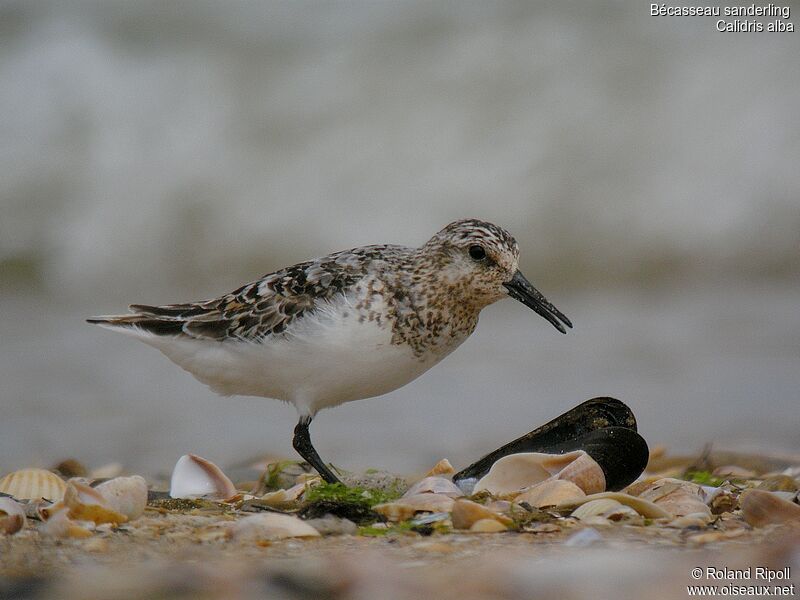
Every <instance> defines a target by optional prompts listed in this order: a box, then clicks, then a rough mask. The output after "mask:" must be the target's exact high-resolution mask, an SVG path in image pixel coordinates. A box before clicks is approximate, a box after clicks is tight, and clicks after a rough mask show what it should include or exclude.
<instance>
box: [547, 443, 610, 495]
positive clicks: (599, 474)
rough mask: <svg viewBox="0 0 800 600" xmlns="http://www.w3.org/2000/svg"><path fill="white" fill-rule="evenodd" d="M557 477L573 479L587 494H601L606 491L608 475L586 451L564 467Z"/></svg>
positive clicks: (566, 479)
mask: <svg viewBox="0 0 800 600" xmlns="http://www.w3.org/2000/svg"><path fill="white" fill-rule="evenodd" d="M556 479H561V480H564V481H571V482H572V483H574V484H575V485H577V486H578V487H579V488H581V489H582V490H583V491H584V493H586V494H599V493H600V492H605V491H606V476H605V474H604V473H603V469H601V468H600V465H599V464H597V461H596V460H594V459H593V458H592V457H591V456H589V455H588V454H586V453H585V452H584V453H583V454H581V456H578V458H576V459H575V460H574V461H572V462H571V463H569V464H568V465H567V466H566V467H564V468H563V469H562V470H561V471H560V472H559V473H558V475H556Z"/></svg>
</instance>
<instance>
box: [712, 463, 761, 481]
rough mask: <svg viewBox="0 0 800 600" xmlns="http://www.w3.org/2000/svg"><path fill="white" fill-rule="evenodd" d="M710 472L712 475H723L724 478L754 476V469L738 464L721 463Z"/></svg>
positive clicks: (749, 477)
mask: <svg viewBox="0 0 800 600" xmlns="http://www.w3.org/2000/svg"><path fill="white" fill-rule="evenodd" d="M711 474H712V475H713V476H714V477H724V478H725V479H752V478H753V477H755V476H756V472H755V471H751V470H750V469H745V468H743V467H740V466H738V465H723V466H721V467H717V468H716V469H714V470H713V471H712V472H711Z"/></svg>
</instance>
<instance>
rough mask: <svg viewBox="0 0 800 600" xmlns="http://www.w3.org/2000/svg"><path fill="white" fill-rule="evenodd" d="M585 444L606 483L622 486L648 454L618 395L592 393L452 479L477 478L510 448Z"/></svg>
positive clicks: (555, 449) (559, 449)
mask: <svg viewBox="0 0 800 600" xmlns="http://www.w3.org/2000/svg"><path fill="white" fill-rule="evenodd" d="M573 450H585V451H586V453H587V454H589V455H590V456H591V457H592V458H594V459H595V460H596V461H597V462H598V463H599V464H600V466H601V468H602V469H603V472H604V473H605V475H606V489H608V490H614V489H621V488H623V487H625V486H626V485H628V484H629V483H631V482H632V481H634V480H635V479H636V478H637V477H638V476H639V475H640V474H641V473H642V471H644V468H645V466H646V465H647V460H648V458H649V450H648V448H647V442H645V440H644V438H642V437H641V436H640V435H639V434H638V433H636V418H635V417H634V416H633V412H631V409H630V408H628V407H627V406H626V405H625V404H624V403H623V402H621V401H619V400H617V399H616V398H606V397H603V398H592V399H591V400H587V401H586V402H583V403H582V404H579V405H578V406H576V407H575V408H573V409H571V410H569V411H567V412H565V413H564V414H563V415H561V416H559V417H556V418H555V419H553V420H552V421H550V422H549V423H546V424H545V425H542V426H541V427H539V428H537V429H534V430H533V431H531V432H530V433H528V434H526V435H523V436H522V437H520V438H517V439H516V440H514V441H513V442H509V443H508V444H506V445H504V446H502V447H500V448H498V449H497V450H495V451H494V452H490V453H489V454H487V455H486V456H484V457H483V458H481V459H480V460H479V461H477V462H475V463H473V464H471V465H470V466H468V467H467V468H466V469H464V470H463V471H460V472H458V473H456V474H455V475H454V476H453V481H459V480H462V479H468V478H479V477H482V476H483V475H485V474H486V473H487V472H488V471H489V469H490V468H491V467H492V465H493V464H494V463H495V462H496V461H497V460H499V459H501V458H503V457H504V456H508V455H509V454H517V453H519V452H545V453H549V454H563V453H565V452H571V451H573Z"/></svg>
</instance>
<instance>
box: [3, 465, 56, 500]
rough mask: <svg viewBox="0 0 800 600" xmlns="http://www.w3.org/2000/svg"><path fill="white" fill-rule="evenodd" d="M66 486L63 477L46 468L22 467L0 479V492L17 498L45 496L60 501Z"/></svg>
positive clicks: (26, 498) (28, 498)
mask: <svg viewBox="0 0 800 600" xmlns="http://www.w3.org/2000/svg"><path fill="white" fill-rule="evenodd" d="M66 487H67V486H66V484H65V483H64V480H63V479H61V477H59V476H58V475H56V474H55V473H51V472H50V471H46V470H44V469H20V470H19V471H14V472H13V473H9V474H8V475H6V476H5V477H3V478H2V479H0V492H2V493H4V494H8V495H9V496H13V497H14V498H16V499H17V500H38V499H39V498H44V499H46V500H50V501H52V502H58V501H59V500H61V498H63V497H64V490H66Z"/></svg>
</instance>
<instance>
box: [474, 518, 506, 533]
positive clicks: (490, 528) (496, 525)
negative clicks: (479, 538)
mask: <svg viewBox="0 0 800 600" xmlns="http://www.w3.org/2000/svg"><path fill="white" fill-rule="evenodd" d="M469 530H470V531H471V532H472V533H500V532H501V531H508V527H506V526H505V525H503V524H502V523H501V522H500V521H497V520H495V519H479V520H477V521H475V522H474V523H473V524H472V527H470V528H469Z"/></svg>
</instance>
